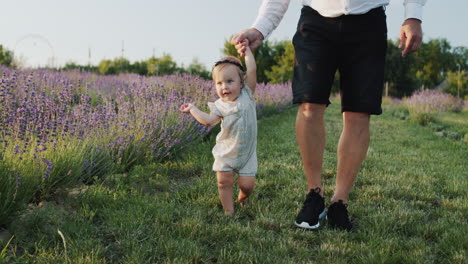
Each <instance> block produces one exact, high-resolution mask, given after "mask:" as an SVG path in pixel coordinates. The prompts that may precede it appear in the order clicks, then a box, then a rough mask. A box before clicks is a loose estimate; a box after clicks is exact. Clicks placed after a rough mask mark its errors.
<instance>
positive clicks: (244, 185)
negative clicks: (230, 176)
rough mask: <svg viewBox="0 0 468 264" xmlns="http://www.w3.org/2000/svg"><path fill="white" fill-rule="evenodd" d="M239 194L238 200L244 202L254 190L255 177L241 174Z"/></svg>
mask: <svg viewBox="0 0 468 264" xmlns="http://www.w3.org/2000/svg"><path fill="white" fill-rule="evenodd" d="M237 181H238V184H239V196H238V197H237V201H239V202H240V203H242V202H244V201H245V199H247V198H248V197H249V196H250V195H251V194H252V192H253V190H254V187H255V177H252V176H239V178H238V180H237Z"/></svg>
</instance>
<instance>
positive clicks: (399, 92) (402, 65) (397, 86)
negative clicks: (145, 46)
mask: <svg viewBox="0 0 468 264" xmlns="http://www.w3.org/2000/svg"><path fill="white" fill-rule="evenodd" d="M397 42H398V41H395V42H393V41H392V40H388V41H387V55H386V57H385V75H384V81H385V82H386V83H387V84H388V88H389V90H388V94H389V95H391V96H395V97H403V96H409V95H411V94H412V93H413V91H414V90H416V89H417V88H418V84H417V80H416V77H415V75H414V73H413V72H414V70H412V65H414V63H415V57H414V55H413V54H410V55H408V56H406V57H402V56H401V50H400V49H399V48H398V45H397Z"/></svg>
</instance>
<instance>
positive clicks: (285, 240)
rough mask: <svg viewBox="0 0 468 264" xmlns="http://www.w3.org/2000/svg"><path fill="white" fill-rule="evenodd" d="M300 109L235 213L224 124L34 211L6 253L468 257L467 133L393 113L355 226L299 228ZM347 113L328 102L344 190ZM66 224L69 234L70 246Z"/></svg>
mask: <svg viewBox="0 0 468 264" xmlns="http://www.w3.org/2000/svg"><path fill="white" fill-rule="evenodd" d="M296 112H297V108H292V109H289V110H287V111H285V112H283V113H281V114H278V115H275V116H270V117H266V118H263V119H262V120H260V121H259V142H258V158H259V172H258V176H257V185H256V189H255V191H254V194H253V196H252V197H251V198H250V199H249V203H248V205H247V206H245V207H239V206H236V215H235V216H234V217H226V216H224V215H223V210H222V208H221V204H220V202H219V198H218V194H217V186H216V177H215V174H214V172H212V171H211V165H212V156H211V148H212V147H213V145H214V135H212V136H210V137H208V138H207V139H206V140H205V141H203V142H200V143H199V144H197V145H195V146H192V147H191V148H190V149H186V150H185V151H184V152H182V153H178V155H177V158H174V159H172V160H171V161H168V162H165V163H163V164H148V165H145V166H137V167H136V168H135V169H133V170H132V171H131V172H130V173H128V174H119V175H112V176H111V177H108V178H107V179H106V180H105V181H104V182H102V183H100V184H96V185H92V186H89V187H87V188H85V189H83V190H82V191H79V192H78V194H75V193H76V192H75V193H74V194H70V195H68V196H63V197H62V198H63V199H60V200H55V201H50V202H48V203H45V204H44V205H42V206H38V207H35V208H32V209H30V210H28V211H27V212H26V213H25V214H23V215H22V216H21V217H19V218H18V220H17V221H15V222H14V223H13V224H12V225H11V226H9V227H8V230H9V232H10V233H12V234H14V235H15V237H14V239H13V240H12V242H11V243H10V244H8V245H7V246H5V245H6V242H2V243H3V244H2V245H3V246H2V247H0V249H1V248H3V247H4V248H5V250H4V251H1V250H0V252H1V254H0V258H2V259H3V260H6V261H10V262H16V263H28V262H34V263H64V261H68V262H70V263H215V262H216V263H466V258H467V250H468V240H467V239H466V234H468V224H467V215H468V209H467V202H468V197H467V190H468V186H467V185H468V184H467V178H468V177H467V176H468V174H467V165H466V163H467V160H468V148H467V144H466V143H464V142H462V141H453V140H449V139H447V138H444V137H440V136H437V135H436V134H435V133H434V131H433V130H431V129H430V128H425V127H421V126H419V125H416V124H413V123H411V122H409V121H402V120H399V119H396V118H395V117H392V116H391V115H389V114H383V115H382V116H374V117H372V121H371V137H372V139H371V144H370V148H369V151H368V156H367V159H366V161H365V162H364V164H363V166H362V169H361V171H360V173H359V175H358V178H357V180H356V183H355V188H354V189H353V191H352V193H351V195H350V199H349V208H348V209H349V211H350V215H351V217H352V219H353V220H354V222H355V230H354V231H353V232H342V231H336V230H331V229H329V228H328V227H327V226H326V225H325V226H324V227H323V228H322V229H320V230H318V231H304V230H300V229H297V228H296V227H295V226H294V224H293V221H294V219H295V217H296V215H297V213H298V212H299V210H300V208H301V206H302V202H303V200H304V197H305V194H306V182H305V177H304V174H303V172H302V165H301V160H300V155H299V151H298V148H297V144H296V139H295V128H294V123H295V116H296ZM341 122H342V121H341V113H340V110H339V105H338V104H336V103H335V104H332V105H331V106H330V107H329V109H328V110H327V113H326V128H327V140H328V141H327V145H326V151H325V159H324V173H323V183H324V189H325V196H326V204H327V205H328V204H329V200H330V198H331V196H332V194H333V187H334V179H335V175H336V146H337V142H338V138H339V135H340V132H341V127H342V123H341ZM57 230H60V231H61V232H62V233H63V234H64V238H65V240H66V245H67V246H66V250H65V246H64V242H63V240H62V238H61V237H60V236H59V235H58V233H57Z"/></svg>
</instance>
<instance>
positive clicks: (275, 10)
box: [252, 0, 290, 40]
mask: <svg viewBox="0 0 468 264" xmlns="http://www.w3.org/2000/svg"><path fill="white" fill-rule="evenodd" d="M289 2H290V0H263V2H262V4H261V6H260V9H259V11H258V15H257V18H256V19H255V22H254V23H253V25H252V27H253V28H256V29H257V30H258V31H260V33H262V35H263V37H264V39H265V40H266V39H267V38H268V37H269V36H270V34H271V32H273V30H274V29H275V28H276V27H277V26H278V25H279V23H280V22H281V19H283V16H284V14H285V13H286V10H288V6H289Z"/></svg>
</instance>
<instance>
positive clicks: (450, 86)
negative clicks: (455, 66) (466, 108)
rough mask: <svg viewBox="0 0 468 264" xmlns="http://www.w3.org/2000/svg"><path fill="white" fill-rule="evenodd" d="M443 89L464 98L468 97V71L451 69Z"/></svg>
mask: <svg viewBox="0 0 468 264" xmlns="http://www.w3.org/2000/svg"><path fill="white" fill-rule="evenodd" d="M442 91H443V92H446V93H449V94H452V95H453V96H457V97H459V98H462V99H468V73H467V72H465V71H457V72H452V71H449V72H448V73H447V79H446V82H445V83H444V86H443V88H442Z"/></svg>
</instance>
